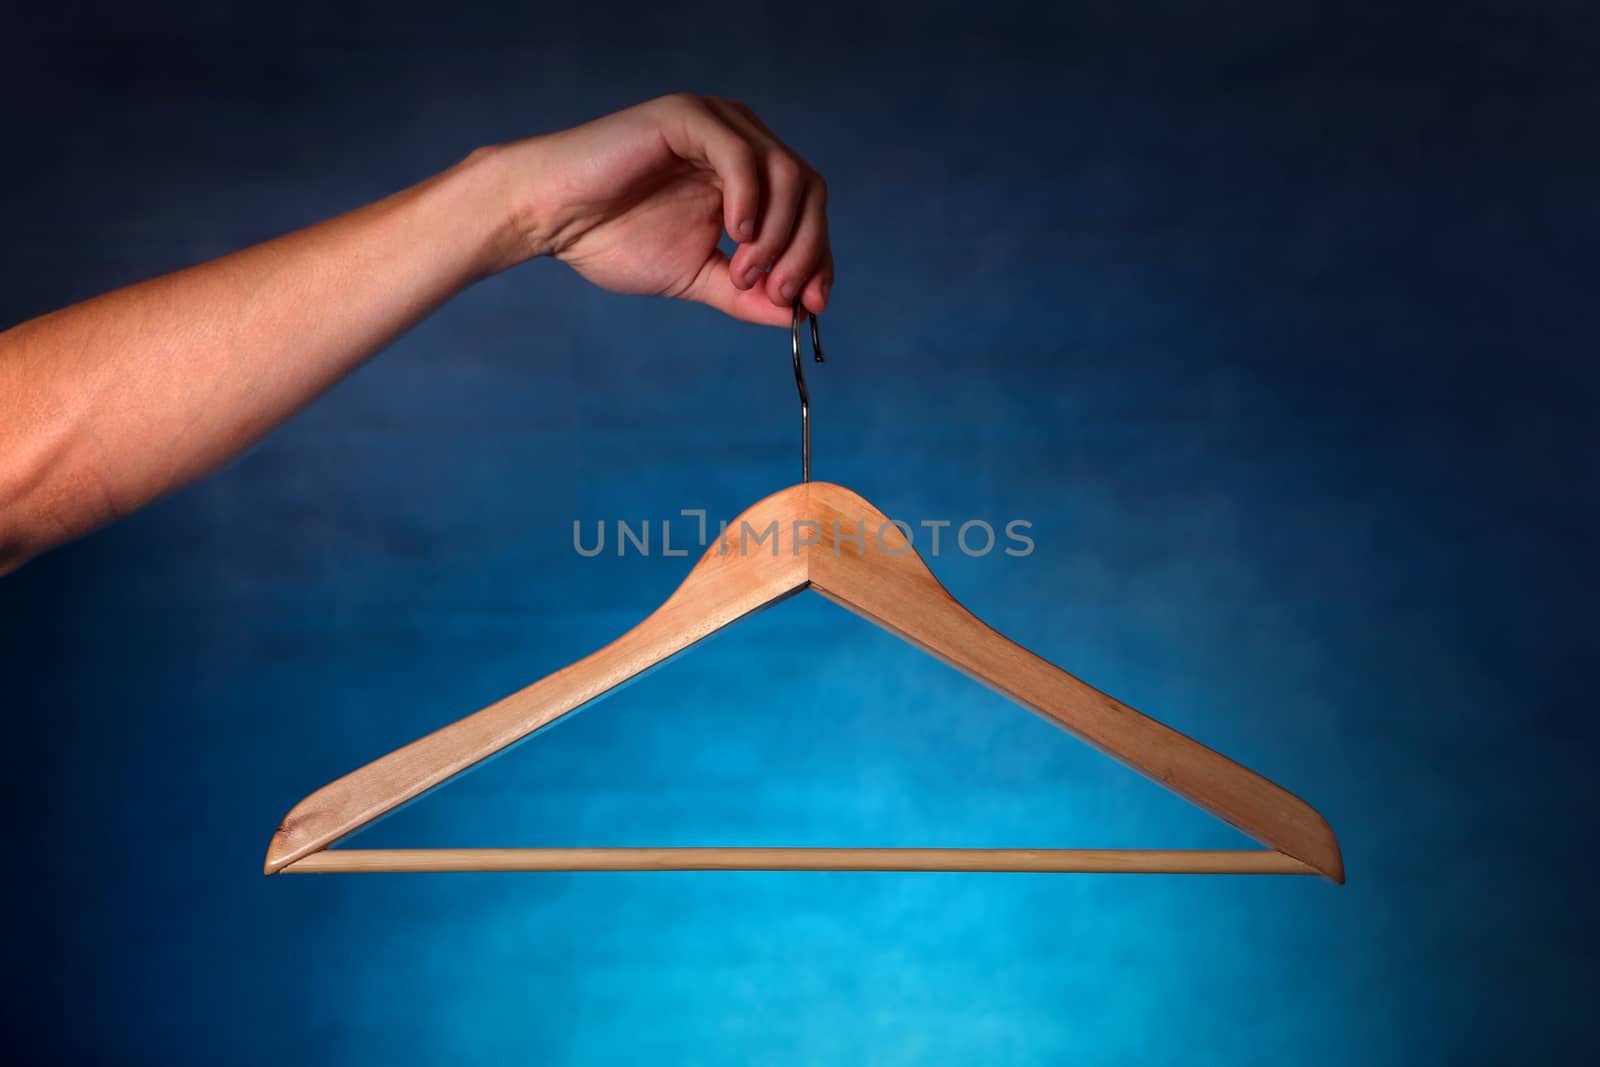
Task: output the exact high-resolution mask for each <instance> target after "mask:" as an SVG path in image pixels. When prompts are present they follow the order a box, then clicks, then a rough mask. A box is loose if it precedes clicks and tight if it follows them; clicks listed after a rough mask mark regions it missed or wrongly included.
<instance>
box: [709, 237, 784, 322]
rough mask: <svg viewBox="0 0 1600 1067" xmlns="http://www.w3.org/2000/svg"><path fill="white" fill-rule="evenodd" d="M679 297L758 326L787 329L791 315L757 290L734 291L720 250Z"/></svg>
mask: <svg viewBox="0 0 1600 1067" xmlns="http://www.w3.org/2000/svg"><path fill="white" fill-rule="evenodd" d="M682 296H683V298H684V299H685V300H693V301H695V302H696V303H701V304H707V305H709V306H711V307H713V308H716V309H717V310H718V311H720V312H722V313H723V314H724V315H728V316H730V317H732V318H735V319H738V320H739V321H740V322H753V323H755V324H756V325H758V326H788V325H790V321H791V317H792V315H793V312H792V311H791V310H790V309H789V308H788V307H786V306H783V305H779V304H775V303H773V302H772V301H771V300H769V299H767V295H766V293H765V291H764V290H762V289H760V288H755V289H736V288H734V286H733V284H732V283H731V282H730V281H729V280H728V257H727V256H726V255H724V254H723V253H722V252H721V250H718V251H715V252H713V253H712V254H711V258H709V259H707V260H706V263H705V266H703V267H701V268H700V273H699V274H698V275H697V276H696V277H695V280H694V281H693V282H691V283H690V284H689V288H688V289H687V290H685V291H684V292H683V294H682Z"/></svg>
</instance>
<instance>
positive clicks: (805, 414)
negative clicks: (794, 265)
mask: <svg viewBox="0 0 1600 1067" xmlns="http://www.w3.org/2000/svg"><path fill="white" fill-rule="evenodd" d="M802 311H805V308H804V306H803V305H802V304H801V303H800V301H798V300H796V301H795V302H794V324H793V326H792V327H791V329H790V331H789V334H790V338H791V340H793V342H794V384H795V385H796V386H798V387H799V389H800V480H801V481H802V482H809V481H810V480H811V397H810V396H809V395H807V393H806V376H805V374H803V373H802V372H801V370H800V313H801V312H802ZM806 314H807V315H808V316H810V318H811V354H812V355H813V356H815V357H816V361H817V362H818V363H821V362H822V334H821V332H820V331H819V330H818V329H817V317H816V315H813V314H811V312H809V311H807V312H806Z"/></svg>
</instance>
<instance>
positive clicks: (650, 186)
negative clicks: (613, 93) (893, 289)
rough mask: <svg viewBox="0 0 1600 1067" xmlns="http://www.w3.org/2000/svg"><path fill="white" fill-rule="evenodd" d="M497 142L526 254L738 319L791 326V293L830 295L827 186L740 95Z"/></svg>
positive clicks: (672, 100) (808, 297)
mask: <svg viewBox="0 0 1600 1067" xmlns="http://www.w3.org/2000/svg"><path fill="white" fill-rule="evenodd" d="M502 151H503V152H504V153H505V154H507V155H508V156H509V157H510V159H511V174H512V175H513V177H512V179H511V188H512V190H513V191H512V192H511V193H510V194H509V195H510V197H511V204H512V218H513V220H514V225H515V227H516V230H517V232H518V233H519V234H520V235H521V238H522V240H523V241H524V243H525V253H526V254H527V255H529V256H533V255H550V256H553V257H555V258H556V259H559V260H561V261H562V262H564V263H566V264H567V265H568V266H570V267H572V268H573V269H574V270H576V271H577V272H578V273H579V274H581V275H583V276H584V277H585V278H587V279H588V280H589V281H591V282H593V283H594V284H596V285H598V286H600V287H601V288H603V289H609V290H611V291H612V292H617V293H637V294H646V295H654V296H668V297H676V298H680V299H684V300H693V301H696V302H698V303H702V304H709V305H710V306H711V307H714V308H716V309H717V310H719V311H722V312H724V313H726V314H728V315H732V316H733V317H734V318H737V319H741V320H743V321H745V322H754V323H761V324H766V325H775V326H787V325H789V323H790V321H791V314H792V310H791V309H792V308H793V307H794V303H795V299H796V298H797V297H798V298H799V299H800V300H801V301H802V302H803V303H804V305H805V307H806V308H807V309H808V310H810V311H813V312H820V311H822V310H823V308H824V307H826V306H827V303H828V290H829V288H830V287H831V286H832V284H833V252H832V250H831V248H830V246H829V243H828V218H827V186H826V185H825V184H824V182H823V180H822V176H821V175H819V174H818V173H817V172H816V171H815V170H813V169H812V168H811V167H810V165H809V164H807V163H806V162H805V161H804V160H803V159H801V158H800V157H799V156H798V155H796V154H795V153H794V152H793V151H792V150H790V149H789V148H788V147H787V146H785V145H784V144H783V143H782V142H781V141H779V140H778V138H777V137H776V136H775V135H774V134H773V133H772V131H771V130H769V129H767V127H766V126H765V125H764V124H763V123H762V122H761V120H760V119H759V118H757V117H756V114H755V112H753V111H751V110H750V109H749V108H748V107H746V106H744V105H743V104H739V103H735V102H733V101H729V100H723V99H720V98H718V97H702V96H694V95H690V94H687V93H678V94H674V95H671V96H663V97H660V98H658V99H655V100H650V101H647V102H646V103H643V104H639V105H637V106H635V107H630V108H628V109H626V110H624V111H618V112H616V113H615V114H611V115H607V116H605V117H604V118H600V119H596V120H595V121H593V122H588V123H585V124H584V125H582V126H577V127H574V128H573V129H570V130H563V131H561V132H560V133H553V134H547V135H544V136H540V137H534V138H530V139H529V140H526V141H520V142H516V143H515V144H511V145H507V146H504V148H503V149H502ZM724 229H726V230H727V232H728V234H729V236H731V237H732V238H733V239H734V240H735V241H736V242H738V243H739V248H738V249H737V251H735V252H734V254H733V257H732V261H731V262H730V261H729V257H728V256H727V255H725V254H724V253H723V252H722V251H721V250H720V249H718V248H717V242H718V240H719V239H720V237H721V234H722V231H723V230H724ZM769 266H770V268H771V269H770V272H767V271H766V270H765V268H768V267H769Z"/></svg>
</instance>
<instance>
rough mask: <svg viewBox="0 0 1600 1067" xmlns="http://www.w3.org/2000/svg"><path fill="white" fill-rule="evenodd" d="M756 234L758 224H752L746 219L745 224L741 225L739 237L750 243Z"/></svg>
mask: <svg viewBox="0 0 1600 1067" xmlns="http://www.w3.org/2000/svg"><path fill="white" fill-rule="evenodd" d="M755 232H756V224H755V223H753V222H751V221H750V220H749V219H745V220H744V221H743V222H741V223H739V236H740V237H743V238H744V239H745V240H747V241H748V240H749V239H750V238H751V237H754V236H755Z"/></svg>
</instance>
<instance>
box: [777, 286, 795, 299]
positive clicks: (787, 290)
mask: <svg viewBox="0 0 1600 1067" xmlns="http://www.w3.org/2000/svg"><path fill="white" fill-rule="evenodd" d="M778 292H780V293H782V294H783V298H784V299H785V300H793V299H794V282H784V283H783V285H782V286H780V287H779V289H778Z"/></svg>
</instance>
